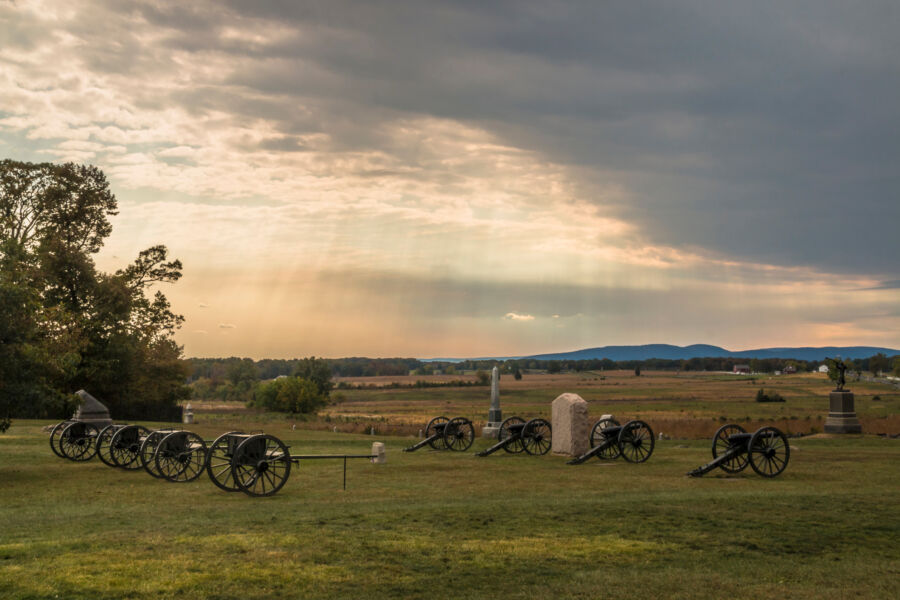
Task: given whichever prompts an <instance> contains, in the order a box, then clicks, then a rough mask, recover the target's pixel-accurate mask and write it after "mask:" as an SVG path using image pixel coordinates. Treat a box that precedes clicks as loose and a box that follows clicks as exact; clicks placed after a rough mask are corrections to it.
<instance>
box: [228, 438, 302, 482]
mask: <svg viewBox="0 0 900 600" xmlns="http://www.w3.org/2000/svg"><path fill="white" fill-rule="evenodd" d="M261 442H262V443H261ZM260 448H261V449H262V451H260ZM290 474H291V455H290V454H288V448H287V446H285V445H284V443H283V442H282V441H281V440H279V439H278V438H277V437H275V436H273V435H268V434H258V435H251V436H250V437H248V438H247V439H245V440H244V441H243V442H241V444H240V445H239V446H238V447H237V449H236V450H235V451H234V458H232V459H231V475H232V477H234V481H235V482H236V483H237V485H238V487H239V488H240V489H241V491H242V492H244V493H245V494H249V495H250V496H271V495H272V494H274V493H275V492H277V491H278V490H280V489H281V488H282V487H283V486H284V484H285V483H286V482H287V480H288V477H289V476H290Z"/></svg>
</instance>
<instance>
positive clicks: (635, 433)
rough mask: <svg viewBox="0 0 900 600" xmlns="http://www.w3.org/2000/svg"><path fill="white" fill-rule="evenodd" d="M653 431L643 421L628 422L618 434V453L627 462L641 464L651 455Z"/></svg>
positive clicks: (654, 442) (653, 443) (653, 442)
mask: <svg viewBox="0 0 900 600" xmlns="http://www.w3.org/2000/svg"><path fill="white" fill-rule="evenodd" d="M655 444H656V441H655V440H654V439H653V430H652V429H650V426H649V425H647V423H645V422H644V421H628V422H627V423H625V425H623V426H622V430H621V431H620V432H619V452H621V453H622V457H623V458H624V459H625V460H627V461H628V462H632V463H642V462H644V461H645V460H647V459H648V458H650V455H651V454H653V446H654V445H655Z"/></svg>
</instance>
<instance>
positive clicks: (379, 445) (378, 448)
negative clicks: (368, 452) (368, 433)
mask: <svg viewBox="0 0 900 600" xmlns="http://www.w3.org/2000/svg"><path fill="white" fill-rule="evenodd" d="M372 456H374V457H375V458H373V459H372V462H373V463H375V464H376V465H383V464H384V463H386V462H387V453H386V452H385V451H384V442H373V443H372Z"/></svg>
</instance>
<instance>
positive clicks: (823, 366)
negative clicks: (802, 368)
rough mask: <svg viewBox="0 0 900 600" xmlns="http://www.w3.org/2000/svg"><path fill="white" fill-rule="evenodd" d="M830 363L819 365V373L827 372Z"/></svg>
mask: <svg viewBox="0 0 900 600" xmlns="http://www.w3.org/2000/svg"><path fill="white" fill-rule="evenodd" d="M827 372H828V365H819V373H827Z"/></svg>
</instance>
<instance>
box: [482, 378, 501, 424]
mask: <svg viewBox="0 0 900 600" xmlns="http://www.w3.org/2000/svg"><path fill="white" fill-rule="evenodd" d="M501 423H503V413H502V412H501V411H500V370H499V369H498V368H497V367H494V368H493V370H491V408H490V410H489V411H488V422H487V425H485V426H484V427H482V428H481V436H482V437H486V438H495V439H496V438H497V436H498V435H500V424H501Z"/></svg>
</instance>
